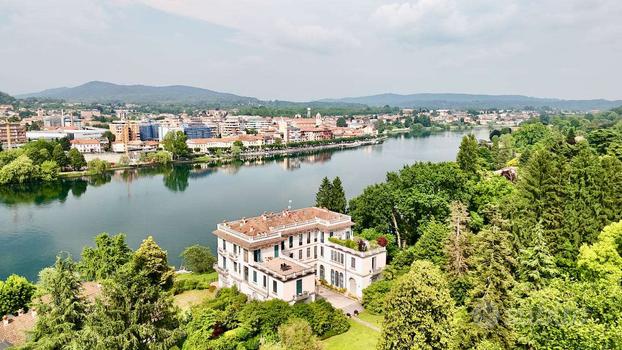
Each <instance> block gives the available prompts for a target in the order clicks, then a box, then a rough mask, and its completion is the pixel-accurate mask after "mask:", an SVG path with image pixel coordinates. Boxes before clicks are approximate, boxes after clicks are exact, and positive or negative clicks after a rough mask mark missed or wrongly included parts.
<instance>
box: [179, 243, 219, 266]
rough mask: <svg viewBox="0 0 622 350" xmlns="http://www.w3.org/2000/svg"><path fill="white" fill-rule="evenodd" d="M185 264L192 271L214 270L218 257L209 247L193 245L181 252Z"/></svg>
mask: <svg viewBox="0 0 622 350" xmlns="http://www.w3.org/2000/svg"><path fill="white" fill-rule="evenodd" d="M181 257H182V258H183V261H184V265H185V266H186V268H188V269H189V270H190V271H192V272H197V273H203V272H212V271H214V263H215V262H216V258H214V255H212V252H211V250H210V249H209V248H208V247H205V246H202V245H198V244H195V245H192V246H190V247H188V248H186V249H184V251H183V252H182V253H181Z"/></svg>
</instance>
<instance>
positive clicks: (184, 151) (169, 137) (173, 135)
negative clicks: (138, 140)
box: [162, 130, 190, 159]
mask: <svg viewBox="0 0 622 350" xmlns="http://www.w3.org/2000/svg"><path fill="white" fill-rule="evenodd" d="M187 139H188V137H187V136H186V135H185V134H184V133H183V131H179V130H178V131H169V132H168V133H167V134H166V135H165V136H164V139H163V140H162V147H164V149H165V150H166V151H168V152H170V153H171V154H172V155H173V158H175V159H177V158H180V157H181V158H183V157H187V156H188V155H189V154H190V150H189V149H188V145H187V144H186V140H187Z"/></svg>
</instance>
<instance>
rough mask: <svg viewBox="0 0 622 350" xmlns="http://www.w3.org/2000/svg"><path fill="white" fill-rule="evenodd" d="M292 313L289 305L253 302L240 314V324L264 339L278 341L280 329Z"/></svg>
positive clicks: (279, 301) (245, 306)
mask: <svg viewBox="0 0 622 350" xmlns="http://www.w3.org/2000/svg"><path fill="white" fill-rule="evenodd" d="M290 313H291V307H290V306H289V304H288V303H286V302H284V301H282V300H279V299H271V300H268V301H256V300H253V301H251V302H249V303H247V304H246V305H244V307H243V308H242V310H240V312H239V313H238V316H237V317H238V322H239V323H240V324H241V325H242V326H243V327H246V328H247V329H249V330H250V331H251V332H253V333H255V334H259V335H260V336H261V337H262V338H264V339H267V340H271V341H276V340H277V339H278V336H277V330H278V327H279V326H280V325H281V324H283V323H285V321H287V319H288V318H289V316H290Z"/></svg>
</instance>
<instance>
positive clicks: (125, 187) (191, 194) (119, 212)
mask: <svg viewBox="0 0 622 350" xmlns="http://www.w3.org/2000/svg"><path fill="white" fill-rule="evenodd" d="M474 133H475V134H476V136H477V137H478V138H487V137H488V130H487V129H477V130H475V131H474ZM464 134H466V132H445V133H439V134H434V135H431V136H428V137H409V136H405V135H401V136H396V137H391V138H389V139H387V140H386V141H385V142H384V143H382V144H379V145H371V146H363V147H360V148H356V149H348V150H337V151H324V152H318V153H316V154H311V155H305V156H297V157H290V158H284V159H271V160H266V161H256V162H253V163H247V164H235V165H226V166H222V167H208V166H187V165H185V166H175V167H168V168H163V169H157V168H155V169H140V170H129V171H118V172H115V173H113V174H110V175H108V176H104V177H95V178H89V179H86V180H83V179H78V180H65V181H62V182H60V183H58V184H48V185H45V186H42V185H38V186H21V187H17V186H12V187H7V186H5V187H0V279H4V278H6V277H7V276H8V275H10V274H12V273H16V274H20V275H24V276H26V277H28V278H29V279H34V280H36V278H37V273H38V271H39V270H41V269H42V268H44V267H46V266H49V265H51V264H53V263H54V257H55V256H56V254H58V253H59V252H61V251H62V252H68V253H70V254H71V255H72V256H73V257H74V258H76V259H78V258H79V255H80V252H81V250H82V248H83V247H84V246H85V245H93V238H94V236H95V235H96V234H98V233H100V232H108V233H111V234H114V233H118V232H124V233H126V234H127V241H128V244H129V245H130V247H132V248H136V247H137V246H138V245H139V244H140V242H141V241H142V240H143V239H144V238H145V237H146V236H147V235H152V236H153V237H154V238H155V239H156V241H157V242H158V244H159V245H160V246H161V247H163V248H164V249H166V250H167V251H168V253H169V261H170V263H171V264H174V265H178V264H179V262H180V261H179V254H180V253H181V251H182V250H183V248H184V247H186V246H189V245H192V244H197V243H198V244H203V245H208V246H211V247H212V249H214V248H215V245H216V240H215V237H214V236H213V235H212V231H213V230H214V229H215V228H216V224H217V223H219V222H222V221H223V220H232V219H236V218H240V217H245V216H246V217H250V216H255V215H259V214H261V213H262V212H264V211H278V210H282V209H284V208H287V206H288V205H290V203H291V206H292V207H293V208H300V207H305V206H309V205H313V203H314V201H315V192H316V191H317V188H318V186H319V184H320V181H321V180H322V178H323V177H324V176H328V177H329V178H331V179H332V178H333V177H335V176H340V177H341V179H342V181H343V184H344V188H345V191H346V196H347V197H348V198H352V197H354V196H356V195H358V194H359V193H361V191H362V190H363V188H365V187H366V186H368V185H370V184H373V183H377V182H381V181H383V180H384V179H385V176H386V173H387V172H388V171H395V170H399V169H400V168H402V167H403V166H404V165H406V164H412V163H414V162H416V161H432V162H438V161H447V160H454V159H455V157H456V153H457V150H458V146H459V144H460V141H461V139H462V136H463V135H464ZM290 201H291V202H290Z"/></svg>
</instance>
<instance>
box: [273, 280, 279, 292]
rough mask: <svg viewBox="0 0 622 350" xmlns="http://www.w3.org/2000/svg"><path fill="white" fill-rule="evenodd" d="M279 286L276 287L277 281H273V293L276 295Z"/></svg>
mask: <svg viewBox="0 0 622 350" xmlns="http://www.w3.org/2000/svg"><path fill="white" fill-rule="evenodd" d="M277 290H278V289H277V285H276V281H272V293H274V294H276V293H277Z"/></svg>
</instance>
